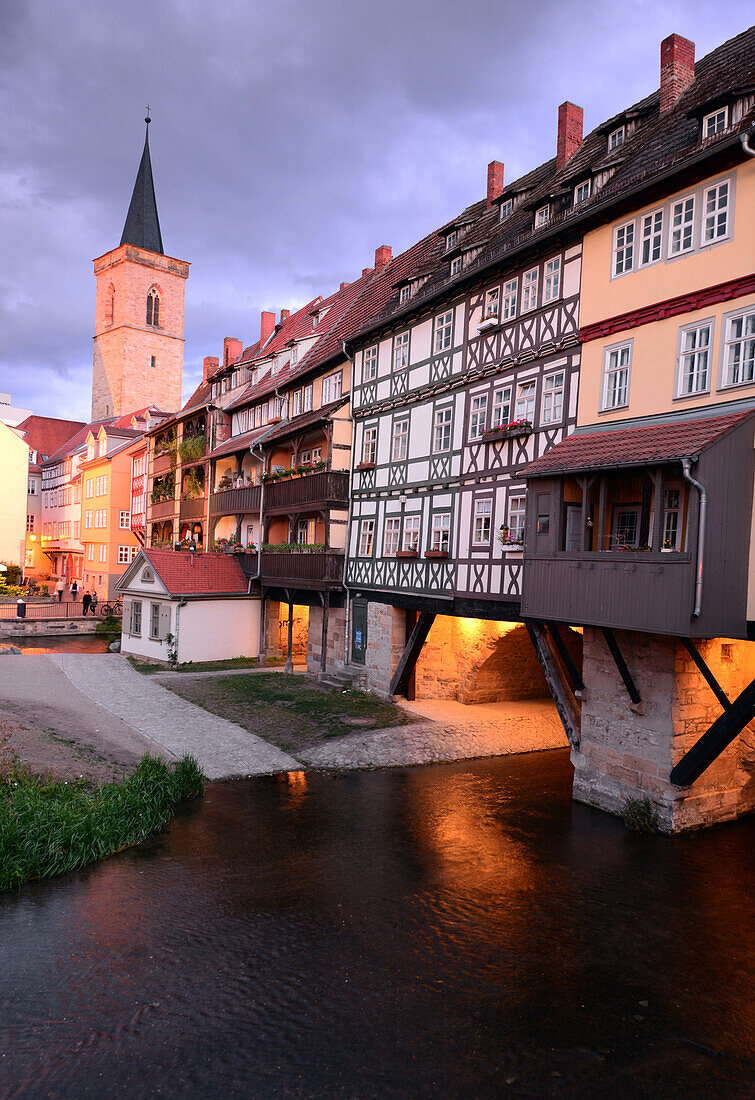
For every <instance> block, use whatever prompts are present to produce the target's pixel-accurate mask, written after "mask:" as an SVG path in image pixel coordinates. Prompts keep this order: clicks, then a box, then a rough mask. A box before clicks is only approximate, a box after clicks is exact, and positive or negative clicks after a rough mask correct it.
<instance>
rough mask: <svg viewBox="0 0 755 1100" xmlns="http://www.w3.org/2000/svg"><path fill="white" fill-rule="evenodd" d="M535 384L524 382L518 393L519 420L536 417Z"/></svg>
mask: <svg viewBox="0 0 755 1100" xmlns="http://www.w3.org/2000/svg"><path fill="white" fill-rule="evenodd" d="M535 388H536V387H535V383H534V382H522V384H521V385H520V386H519V389H518V390H517V393H516V418H517V420H529V421H530V423H531V422H532V420H533V419H534V416H535Z"/></svg>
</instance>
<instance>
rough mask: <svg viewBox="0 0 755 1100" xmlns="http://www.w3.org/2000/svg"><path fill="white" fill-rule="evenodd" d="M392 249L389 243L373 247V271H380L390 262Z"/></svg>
mask: <svg viewBox="0 0 755 1100" xmlns="http://www.w3.org/2000/svg"><path fill="white" fill-rule="evenodd" d="M392 256H393V249H392V248H391V246H390V245H389V244H381V245H380V247H379V248H376V249H375V271H382V270H383V268H384V267H387V266H388V264H389V263H390V262H391V258H392Z"/></svg>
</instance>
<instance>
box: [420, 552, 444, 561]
mask: <svg viewBox="0 0 755 1100" xmlns="http://www.w3.org/2000/svg"><path fill="white" fill-rule="evenodd" d="M425 557H426V558H431V559H432V560H439V559H442V558H447V557H448V550H425Z"/></svg>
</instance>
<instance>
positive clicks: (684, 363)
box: [677, 321, 713, 397]
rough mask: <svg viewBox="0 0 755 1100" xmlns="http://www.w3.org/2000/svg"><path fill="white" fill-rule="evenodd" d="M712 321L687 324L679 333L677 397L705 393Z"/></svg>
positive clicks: (707, 381) (707, 387)
mask: <svg viewBox="0 0 755 1100" xmlns="http://www.w3.org/2000/svg"><path fill="white" fill-rule="evenodd" d="M712 338H713V323H712V322H710V321H706V322H705V323H704V324H702V325H688V326H687V327H686V328H683V329H681V331H680V333H679V375H678V378H679V380H678V384H677V397H687V396H689V395H690V394H694V393H705V392H706V391H707V390H708V389H709V385H710V383H709V374H708V368H709V364H710V345H711V342H712Z"/></svg>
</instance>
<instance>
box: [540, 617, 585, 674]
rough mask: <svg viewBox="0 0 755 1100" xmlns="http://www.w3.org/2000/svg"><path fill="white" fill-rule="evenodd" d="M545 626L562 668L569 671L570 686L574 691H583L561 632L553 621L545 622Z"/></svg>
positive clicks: (577, 672)
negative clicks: (554, 645)
mask: <svg viewBox="0 0 755 1100" xmlns="http://www.w3.org/2000/svg"><path fill="white" fill-rule="evenodd" d="M546 626H547V627H548V630H549V631H550V634H551V637H552V638H553V641H554V642H555V643H556V649H557V650H558V655H559V657H560V658H561V660H562V661H563V664H564V668H565V669H566V671H567V672H568V673H569V679H570V680H571V685H572V687H573V688H574V690H575V691H584V690H585V685H584V682H583V680H582V677H581V676H580V674H579V671H578V669H577V666H576V665H575V664H574V661H572V659H571V654H570V653H569V650H568V649H567V648H566V645H565V644H564V639H563V638H562V637H561V633H560V631H559V629H558V627H557V626H556V624H555V623H546Z"/></svg>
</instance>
